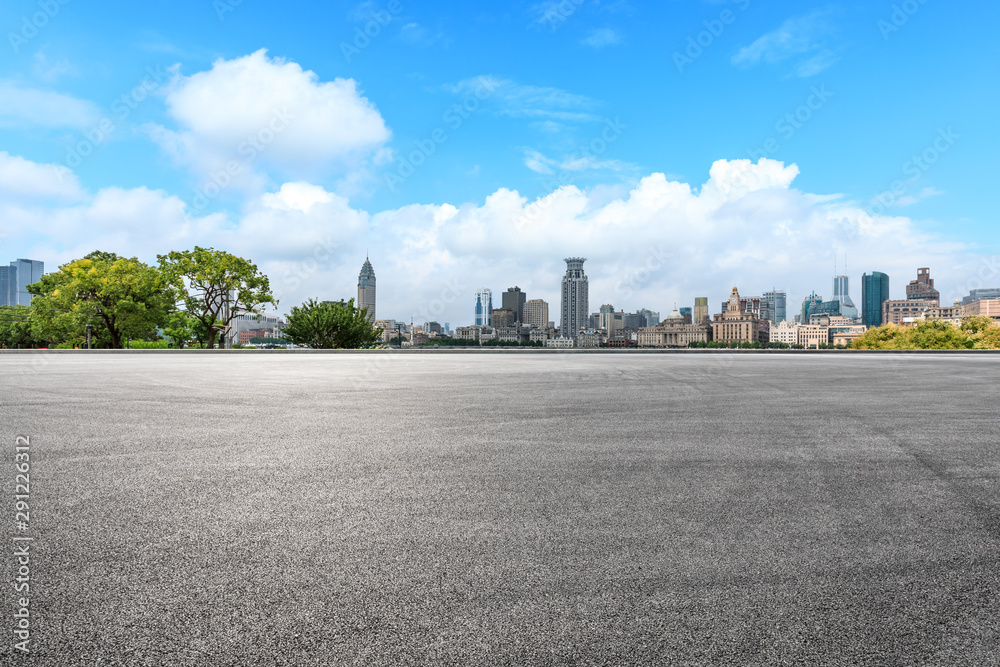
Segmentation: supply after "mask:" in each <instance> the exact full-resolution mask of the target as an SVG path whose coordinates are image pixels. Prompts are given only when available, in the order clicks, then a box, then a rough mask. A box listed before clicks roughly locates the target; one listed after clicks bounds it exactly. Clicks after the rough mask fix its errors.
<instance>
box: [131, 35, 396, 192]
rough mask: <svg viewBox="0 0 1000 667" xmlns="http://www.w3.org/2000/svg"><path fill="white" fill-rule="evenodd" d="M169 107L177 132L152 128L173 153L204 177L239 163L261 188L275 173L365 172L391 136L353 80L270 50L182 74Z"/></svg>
mask: <svg viewBox="0 0 1000 667" xmlns="http://www.w3.org/2000/svg"><path fill="white" fill-rule="evenodd" d="M166 104H167V109H168V112H169V114H170V116H171V117H172V118H173V119H174V120H175V121H176V122H177V125H178V129H175V130H174V129H168V128H165V127H161V126H151V127H149V128H147V129H148V130H149V133H150V136H151V137H152V138H153V139H154V140H155V141H156V142H157V143H159V144H160V146H161V147H162V148H163V149H164V150H165V151H166V152H167V153H168V154H170V155H171V156H172V157H174V158H175V159H176V160H177V161H179V162H181V163H183V164H186V165H189V166H191V167H192V168H193V169H194V170H195V172H196V173H197V174H199V175H204V174H209V173H212V172H216V171H218V170H220V169H225V167H226V165H227V164H228V163H232V162H236V163H237V164H238V165H240V167H241V170H240V177H241V178H242V179H243V182H251V183H254V184H255V185H258V186H259V185H260V184H261V182H263V180H264V176H266V175H269V174H271V173H272V172H275V174H276V175H280V176H289V175H290V176H298V177H302V176H310V175H315V174H316V173H319V172H321V171H322V170H324V169H330V168H333V169H339V170H342V171H349V170H352V169H355V168H358V167H359V166H362V165H364V164H365V163H366V161H367V160H368V159H370V158H371V157H372V156H373V155H374V154H376V153H377V152H378V151H379V150H380V149H381V148H382V147H383V145H384V144H385V142H386V141H388V140H389V137H390V132H389V130H388V129H387V128H386V125H385V122H384V120H383V119H382V116H381V115H380V114H379V112H378V109H376V108H375V106H374V105H373V104H372V103H371V102H369V101H368V100H367V99H366V98H365V97H363V96H362V95H361V93H360V91H359V90H358V86H357V83H356V82H355V81H354V80H353V79H335V80H334V81H328V82H322V81H320V80H319V77H317V75H316V74H315V73H313V72H311V71H307V70H303V69H302V68H301V67H300V66H299V65H298V64H296V63H294V62H287V61H285V60H282V59H280V58H273V59H272V58H268V56H267V53H266V52H265V51H264V50H260V51H257V52H255V53H252V54H250V55H248V56H244V57H241V58H236V59H234V60H218V61H216V62H215V63H214V64H213V66H212V69H211V70H208V71H206V72H199V73H197V74H194V75H192V76H189V77H184V76H179V75H178V76H177V77H176V79H175V80H174V81H173V82H172V84H171V85H170V86H169V90H168V91H167V93H166ZM254 177H256V179H255V178H254ZM237 180H240V178H238V179H237Z"/></svg>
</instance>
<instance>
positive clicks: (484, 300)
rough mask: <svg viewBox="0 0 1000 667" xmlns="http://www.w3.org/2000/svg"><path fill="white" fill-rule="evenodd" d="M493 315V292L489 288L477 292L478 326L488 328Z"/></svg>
mask: <svg viewBox="0 0 1000 667" xmlns="http://www.w3.org/2000/svg"><path fill="white" fill-rule="evenodd" d="M492 313H493V292H492V290H490V289H489V288H487V287H484V288H483V289H481V290H477V291H476V326H477V327H488V326H491V325H490V315H491V314H492Z"/></svg>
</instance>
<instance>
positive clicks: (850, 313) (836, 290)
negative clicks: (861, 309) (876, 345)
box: [833, 276, 858, 320]
mask: <svg viewBox="0 0 1000 667" xmlns="http://www.w3.org/2000/svg"><path fill="white" fill-rule="evenodd" d="M833 300H834V301H839V302H840V314H841V315H843V316H844V317H849V318H851V319H852V320H855V319H857V318H858V309H857V307H856V306H855V305H854V301H853V300H852V299H851V295H850V289H849V284H848V278H847V276H834V278H833Z"/></svg>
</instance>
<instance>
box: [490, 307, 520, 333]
mask: <svg viewBox="0 0 1000 667" xmlns="http://www.w3.org/2000/svg"><path fill="white" fill-rule="evenodd" d="M515 315H516V313H515V312H514V311H513V310H511V309H510V308H494V309H493V313H492V314H491V315H490V326H492V327H493V328H494V329H502V328H504V327H512V326H514V324H516V322H517V320H515V319H514V317H515Z"/></svg>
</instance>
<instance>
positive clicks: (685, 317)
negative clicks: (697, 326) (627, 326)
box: [649, 308, 694, 326]
mask: <svg viewBox="0 0 1000 667" xmlns="http://www.w3.org/2000/svg"><path fill="white" fill-rule="evenodd" d="M677 312H679V313H680V315H681V320H682V321H683V322H684V324H691V323H692V319H693V318H694V312H693V311H692V310H691V309H690V308H681V309H680V310H679V311H677ZM649 326H652V325H649Z"/></svg>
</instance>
